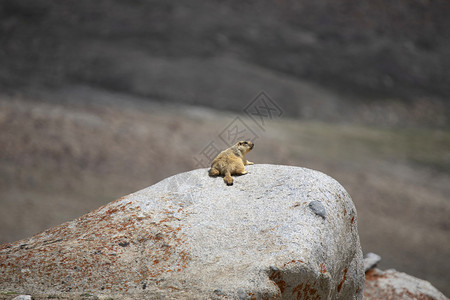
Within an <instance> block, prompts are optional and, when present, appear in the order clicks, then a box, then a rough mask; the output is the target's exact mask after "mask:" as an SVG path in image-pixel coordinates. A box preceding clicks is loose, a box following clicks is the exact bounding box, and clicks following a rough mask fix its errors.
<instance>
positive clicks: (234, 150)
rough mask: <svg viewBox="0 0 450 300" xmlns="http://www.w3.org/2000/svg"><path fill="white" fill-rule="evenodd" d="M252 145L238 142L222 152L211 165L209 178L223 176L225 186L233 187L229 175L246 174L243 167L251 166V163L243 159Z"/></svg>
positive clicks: (246, 142) (248, 142)
mask: <svg viewBox="0 0 450 300" xmlns="http://www.w3.org/2000/svg"><path fill="white" fill-rule="evenodd" d="M253 146H254V144H253V143H252V142H250V141H240V142H237V143H236V144H235V145H233V146H231V147H230V148H228V149H226V150H223V151H222V152H220V153H219V155H217V157H216V158H215V159H214V160H213V161H212V163H211V169H210V170H209V176H218V175H223V176H224V178H223V180H224V181H225V183H226V184H227V185H233V177H231V175H244V174H247V171H245V168H244V166H247V165H253V163H252V162H250V161H248V160H247V159H246V158H245V154H247V153H248V152H249V151H250V150H252V149H253Z"/></svg>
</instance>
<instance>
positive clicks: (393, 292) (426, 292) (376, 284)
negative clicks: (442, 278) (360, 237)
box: [364, 269, 448, 300]
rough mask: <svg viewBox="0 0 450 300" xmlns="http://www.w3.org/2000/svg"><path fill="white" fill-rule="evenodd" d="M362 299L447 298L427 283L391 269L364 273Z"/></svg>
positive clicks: (439, 299) (444, 299) (442, 299)
mask: <svg viewBox="0 0 450 300" xmlns="http://www.w3.org/2000/svg"><path fill="white" fill-rule="evenodd" d="M364 299H367V300H372V299H373V300H375V299H386V300H391V299H392V300H396V299H400V300H403V299H404V300H410V299H411V300H412V299H421V300H446V299H448V298H447V297H445V296H444V294H442V293H441V292H439V291H438V290H437V289H436V288H435V287H433V286H432V285H431V284H430V283H429V282H428V281H425V280H421V279H418V278H415V277H413V276H410V275H408V274H405V273H402V272H397V271H395V270H393V269H390V270H386V271H381V270H379V269H372V270H369V271H368V272H367V273H366V285H365V287H364Z"/></svg>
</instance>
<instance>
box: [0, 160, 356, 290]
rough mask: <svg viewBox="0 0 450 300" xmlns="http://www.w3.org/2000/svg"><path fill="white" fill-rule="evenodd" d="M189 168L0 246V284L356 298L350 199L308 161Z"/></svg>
mask: <svg viewBox="0 0 450 300" xmlns="http://www.w3.org/2000/svg"><path fill="white" fill-rule="evenodd" d="M246 169H247V170H248V172H249V173H248V174H247V175H243V176H239V177H236V178H235V182H234V185H233V186H226V185H225V184H224V182H223V180H222V178H220V177H219V178H211V177H209V176H208V175H207V169H198V170H194V171H191V172H187V173H182V174H178V175H176V176H173V177H170V178H167V179H165V180H163V181H161V182H159V183H157V184H155V185H153V186H151V187H149V188H146V189H144V190H141V191H138V192H136V193H134V194H130V195H128V196H126V197H123V198H121V199H118V200H116V201H114V202H111V203H109V204H107V205H105V206H103V207H100V208H99V209H97V210H95V211H92V212H90V213H88V214H86V215H84V216H82V217H80V218H78V219H76V220H73V221H71V222H67V223H64V224H62V225H60V226H57V227H55V228H51V229H49V230H47V231H44V232H42V233H40V234H37V235H35V236H33V237H31V238H29V239H25V240H21V241H18V242H15V243H13V244H5V245H2V246H0V277H1V278H2V281H1V282H0V290H12V291H16V292H20V293H23V292H26V293H27V294H30V293H31V294H32V293H35V294H42V293H51V294H53V295H79V294H80V293H85V292H89V293H93V294H94V295H97V296H102V297H104V296H110V297H118V298H125V297H130V298H136V297H141V298H172V299H184V298H191V299H197V298H200V299H206V298H216V299H223V298H226V297H227V298H233V299H251V298H257V299H262V298H272V299H273V298H275V299H276V298H283V299H362V295H363V284H364V265H363V260H362V251H361V247H360V243H359V237H358V230H357V217H356V210H355V207H354V205H353V202H352V200H351V198H350V196H349V195H348V193H347V192H346V191H345V190H344V188H343V187H342V186H341V185H340V184H339V183H338V182H336V181H335V180H334V179H332V178H330V177H328V176H327V175H325V174H322V173H320V172H317V171H313V170H309V169H304V168H299V167H289V166H278V165H253V166H247V167H246Z"/></svg>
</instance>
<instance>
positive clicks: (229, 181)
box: [223, 170, 233, 185]
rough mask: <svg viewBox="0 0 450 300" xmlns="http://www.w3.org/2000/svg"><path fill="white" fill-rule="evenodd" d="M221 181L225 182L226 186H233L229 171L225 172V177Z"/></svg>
mask: <svg viewBox="0 0 450 300" xmlns="http://www.w3.org/2000/svg"><path fill="white" fill-rule="evenodd" d="M223 181H225V183H226V184H227V185H233V177H231V173H230V171H229V170H227V171H226V172H225V177H224V178H223Z"/></svg>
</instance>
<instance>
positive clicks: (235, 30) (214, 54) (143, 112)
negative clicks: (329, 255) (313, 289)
mask: <svg viewBox="0 0 450 300" xmlns="http://www.w3.org/2000/svg"><path fill="white" fill-rule="evenodd" d="M448 16H450V2H448V1H445V0H442V1H426V0H424V1H407V0H403V1H397V2H392V1H382V0H376V1H348V0H340V1H327V0H324V1H289V0H274V1H199V0H192V1H188V2H174V1H160V0H156V1H144V0H141V1H138V0H133V1H117V0H102V1H95V2H92V1H84V0H83V1H80V0H78V1H50V0H47V1H43V0H0V145H1V146H0V199H1V200H0V201H1V202H0V204H1V208H2V209H1V210H0V243H3V242H10V241H14V240H17V239H21V238H24V237H27V236H29V235H32V234H35V233H37V232H39V231H41V230H43V229H45V228H48V227H51V226H54V225H57V224H60V223H61V222H64V221H67V220H71V219H73V218H76V217H78V216H80V215H81V214H83V213H86V212H88V211H90V210H92V209H95V208H97V207H99V206H100V205H102V204H104V203H107V202H109V201H112V200H114V199H115V198H118V197H120V196H123V195H125V194H128V193H131V192H134V191H136V190H137V189H140V188H144V187H146V186H149V185H151V184H153V183H155V182H157V181H159V180H161V179H163V178H165V177H167V176H170V175H173V174H176V173H179V172H182V171H187V170H190V169H193V168H196V167H198V164H197V163H196V161H195V159H194V158H195V157H197V156H199V154H200V153H201V152H202V150H203V149H204V148H205V146H206V145H208V143H210V142H211V141H215V142H217V144H218V145H219V146H220V147H222V148H223V147H225V145H223V143H222V144H221V142H220V138H219V135H220V134H221V133H222V132H223V131H224V128H226V127H227V125H228V124H230V122H231V121H232V120H233V119H234V118H235V117H236V116H240V117H241V118H242V120H243V121H244V122H245V123H246V124H248V125H249V127H250V128H251V129H252V130H254V131H255V133H257V135H258V138H257V140H256V141H255V144H256V147H255V150H254V151H253V152H252V153H250V154H249V158H250V160H252V161H254V162H255V163H274V164H289V165H297V166H303V167H309V168H313V169H317V170H321V171H323V172H325V173H327V174H329V175H331V176H333V177H334V178H336V179H337V180H338V181H339V182H341V183H342V184H343V185H344V187H345V188H346V189H347V190H348V191H349V193H350V194H351V195H352V197H353V200H354V201H355V204H356V207H357V210H358V217H359V220H358V224H359V233H360V236H361V243H362V246H363V250H364V251H365V252H368V251H373V252H375V253H378V254H380V255H381V256H382V259H383V260H382V264H381V267H382V268H396V269H398V270H399V271H404V272H407V273H410V274H412V275H415V276H417V277H420V278H423V279H426V280H429V281H430V282H431V283H432V284H433V285H435V286H436V287H438V288H439V289H440V290H442V291H443V292H444V293H446V294H447V295H449V294H450V287H449V286H448V281H449V276H448V274H449V272H450V263H449V261H450V257H449V253H450V234H449V233H450V221H449V218H448V216H449V215H450V202H449V196H448V195H450V187H449V185H448V182H450V181H449V179H450V176H449V175H450V130H449V116H450V105H449V97H450V76H449V71H448V70H449V67H450V55H448V54H449V53H450V31H449V30H448V28H450V18H449V17H448ZM262 90H264V91H266V93H267V95H269V96H270V98H271V99H272V100H273V101H274V102H275V103H276V104H277V105H278V106H279V107H280V108H281V109H282V111H283V114H282V116H281V117H273V120H271V121H270V122H268V123H267V124H266V126H265V127H264V128H260V127H258V126H257V125H256V124H255V123H254V120H252V119H249V118H248V116H247V115H246V114H245V113H244V107H246V105H248V104H250V103H251V101H252V100H253V99H254V98H255V96H256V95H257V94H258V93H259V92H260V91H262ZM204 166H205V167H206V166H207V164H206V165H204Z"/></svg>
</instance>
